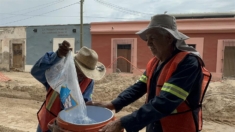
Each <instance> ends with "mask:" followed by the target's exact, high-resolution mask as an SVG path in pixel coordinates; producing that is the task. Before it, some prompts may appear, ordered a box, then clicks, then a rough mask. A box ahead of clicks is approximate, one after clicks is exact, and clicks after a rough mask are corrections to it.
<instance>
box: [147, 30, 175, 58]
mask: <svg viewBox="0 0 235 132" xmlns="http://www.w3.org/2000/svg"><path fill="white" fill-rule="evenodd" d="M146 37H147V44H148V47H149V49H150V50H151V52H152V54H153V55H154V56H156V57H158V58H161V57H162V56H163V55H164V54H165V53H166V51H168V50H170V49H171V47H172V46H171V44H172V41H173V39H172V37H171V36H170V35H169V34H166V35H163V34H160V33H159V32H158V30H157V29H152V30H149V31H148V32H147V34H146Z"/></svg>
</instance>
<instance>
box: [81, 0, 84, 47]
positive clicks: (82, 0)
mask: <svg viewBox="0 0 235 132" xmlns="http://www.w3.org/2000/svg"><path fill="white" fill-rule="evenodd" d="M83 2H84V0H80V48H82V46H83Z"/></svg>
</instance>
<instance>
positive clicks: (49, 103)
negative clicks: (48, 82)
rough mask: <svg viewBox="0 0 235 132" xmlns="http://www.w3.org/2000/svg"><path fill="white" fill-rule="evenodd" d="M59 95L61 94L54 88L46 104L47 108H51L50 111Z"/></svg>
mask: <svg viewBox="0 0 235 132" xmlns="http://www.w3.org/2000/svg"><path fill="white" fill-rule="evenodd" d="M58 95H59V94H58V93H57V92H56V91H54V90H53V91H52V95H51V97H50V99H49V101H48V103H47V104H46V108H47V110H49V111H50V110H51V107H52V105H53V104H54V102H55V100H56V98H57V97H58Z"/></svg>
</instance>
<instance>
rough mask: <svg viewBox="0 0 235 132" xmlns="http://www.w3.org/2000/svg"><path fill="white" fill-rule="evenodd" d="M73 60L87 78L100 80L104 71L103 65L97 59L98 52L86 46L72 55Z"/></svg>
mask: <svg viewBox="0 0 235 132" xmlns="http://www.w3.org/2000/svg"><path fill="white" fill-rule="evenodd" d="M74 62H75V66H77V67H78V68H79V69H80V70H81V71H82V72H83V74H84V75H85V76H86V77H87V78H90V79H94V80H100V79H102V78H103V77H104V75H105V73H106V68H105V66H104V65H103V64H102V63H101V62H99V61H98V54H97V53H96V52H95V51H94V50H92V49H89V48H87V47H86V46H83V47H82V48H81V49H80V50H79V51H78V53H77V54H76V55H75V56H74Z"/></svg>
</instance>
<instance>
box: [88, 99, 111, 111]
mask: <svg viewBox="0 0 235 132" xmlns="http://www.w3.org/2000/svg"><path fill="white" fill-rule="evenodd" d="M86 105H92V106H100V107H104V108H107V109H110V110H114V109H115V108H114V106H113V104H112V103H104V102H93V101H88V102H86Z"/></svg>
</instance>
